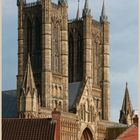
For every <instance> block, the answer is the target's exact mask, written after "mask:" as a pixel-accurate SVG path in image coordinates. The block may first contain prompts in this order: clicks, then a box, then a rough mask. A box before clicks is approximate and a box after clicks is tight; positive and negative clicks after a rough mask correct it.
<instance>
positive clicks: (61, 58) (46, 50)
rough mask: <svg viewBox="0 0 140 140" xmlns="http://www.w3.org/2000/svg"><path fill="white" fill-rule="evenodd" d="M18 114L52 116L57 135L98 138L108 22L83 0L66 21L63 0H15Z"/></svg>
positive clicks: (64, 139) (103, 118) (105, 117)
mask: <svg viewBox="0 0 140 140" xmlns="http://www.w3.org/2000/svg"><path fill="white" fill-rule="evenodd" d="M17 5H18V75H17V109H18V116H19V118H53V119H55V120H57V122H58V124H59V125H58V126H57V127H58V129H57V130H58V134H57V138H58V139H60V140H80V139H81V140H93V139H95V140H103V139H104V138H105V136H104V129H105V126H106V125H110V123H109V122H108V121H109V113H110V107H109V106H110V105H109V104H110V81H109V22H108V19H107V16H106V13H105V7H104V4H103V7H102V10H101V16H100V21H96V20H94V19H93V17H92V15H91V9H89V6H88V0H85V5H84V7H83V13H82V17H79V8H78V10H77V15H76V18H75V19H74V20H68V4H67V1H66V0H58V3H57V4H56V3H53V2H52V1H51V0H41V1H37V2H34V3H26V1H25V0H18V1H17Z"/></svg>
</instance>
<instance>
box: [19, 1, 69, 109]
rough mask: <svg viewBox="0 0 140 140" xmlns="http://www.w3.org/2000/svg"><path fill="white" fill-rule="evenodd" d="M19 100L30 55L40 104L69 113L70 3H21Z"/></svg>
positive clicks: (46, 107) (45, 107)
mask: <svg viewBox="0 0 140 140" xmlns="http://www.w3.org/2000/svg"><path fill="white" fill-rule="evenodd" d="M17 5H18V14H19V18H18V75H17V101H18V111H20V109H19V106H20V105H19V96H20V93H21V91H20V89H21V87H22V81H23V79H24V73H25V68H26V62H27V56H28V54H29V55H30V58H31V64H32V71H33V77H34V81H35V86H36V88H37V91H38V95H37V97H38V104H39V105H41V107H43V108H44V109H45V110H49V109H53V108H59V109H61V110H63V111H68V68H67V65H68V36H67V34H68V27H67V22H68V16H67V2H66V1H65V0H59V1H58V4H55V3H52V2H51V0H42V1H37V2H34V3H26V1H24V0H18V1H17Z"/></svg>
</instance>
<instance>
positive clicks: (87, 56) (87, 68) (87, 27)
mask: <svg viewBox="0 0 140 140" xmlns="http://www.w3.org/2000/svg"><path fill="white" fill-rule="evenodd" d="M90 11H91V10H90V9H89V7H88V0H85V6H84V9H83V46H84V48H83V50H84V77H85V78H87V77H88V78H90V79H91V77H92V61H91V60H92V51H91V50H92V40H91V38H92V35H91V29H92V17H91V15H90Z"/></svg>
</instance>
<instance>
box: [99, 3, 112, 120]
mask: <svg viewBox="0 0 140 140" xmlns="http://www.w3.org/2000/svg"><path fill="white" fill-rule="evenodd" d="M100 24H101V28H102V44H101V46H102V81H101V87H102V97H103V98H102V119H103V120H109V115H110V82H109V52H110V50H109V49H110V48H109V22H108V21H107V16H106V13H105V4H104V2H103V6H102V12H101V16H100Z"/></svg>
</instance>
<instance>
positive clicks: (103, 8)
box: [100, 1, 108, 22]
mask: <svg viewBox="0 0 140 140" xmlns="http://www.w3.org/2000/svg"><path fill="white" fill-rule="evenodd" d="M107 19H108V17H107V16H106V11H105V2H104V1H103V6H102V11H101V16H100V21H101V22H106V21H107Z"/></svg>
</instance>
